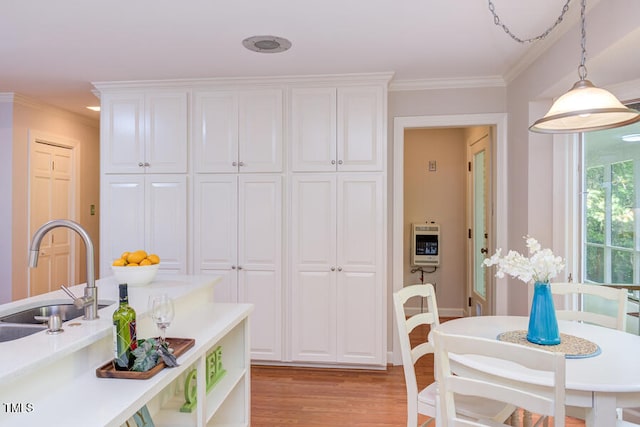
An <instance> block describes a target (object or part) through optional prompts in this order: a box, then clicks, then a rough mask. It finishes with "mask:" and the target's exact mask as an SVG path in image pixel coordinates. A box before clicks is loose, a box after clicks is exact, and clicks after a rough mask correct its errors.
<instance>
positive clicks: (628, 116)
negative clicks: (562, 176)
mask: <svg viewBox="0 0 640 427" xmlns="http://www.w3.org/2000/svg"><path fill="white" fill-rule="evenodd" d="M586 8H587V0H581V1H580V29H581V41H580V47H581V50H582V54H581V57H580V65H579V66H578V75H579V77H580V80H578V82H577V83H576V84H574V85H573V87H572V88H571V90H570V91H569V92H567V93H565V94H564V95H562V96H561V97H560V98H558V99H557V100H556V102H554V103H553V105H552V106H551V109H550V110H549V112H548V113H547V114H546V115H545V116H544V117H543V118H541V119H539V120H537V121H536V122H535V123H534V124H532V125H531V126H530V127H529V130H531V131H533V132H540V133H571V132H588V131H592V130H600V129H610V128H616V127H620V126H626V125H629V124H631V123H635V122H637V121H640V113H639V112H638V111H636V110H632V109H630V108H627V107H625V106H624V105H622V103H621V102H620V101H618V98H616V97H615V96H613V94H611V93H610V92H608V91H606V90H604V89H600V88H597V87H595V86H594V85H593V83H591V82H590V81H589V80H587V67H586V66H585V61H586V58H587V49H586V44H587V42H586V39H587V30H586V26H585V15H586Z"/></svg>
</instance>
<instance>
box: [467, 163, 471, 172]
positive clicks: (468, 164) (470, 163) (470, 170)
mask: <svg viewBox="0 0 640 427" xmlns="http://www.w3.org/2000/svg"><path fill="white" fill-rule="evenodd" d="M468 165H469V172H471V162H469V163H468Z"/></svg>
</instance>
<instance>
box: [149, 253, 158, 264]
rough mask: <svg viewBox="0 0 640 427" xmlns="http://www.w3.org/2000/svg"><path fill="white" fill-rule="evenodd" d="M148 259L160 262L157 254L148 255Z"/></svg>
mask: <svg viewBox="0 0 640 427" xmlns="http://www.w3.org/2000/svg"><path fill="white" fill-rule="evenodd" d="M147 259H148V260H149V261H151V264H160V257H159V256H158V255H156V254H151V255H149V256H147Z"/></svg>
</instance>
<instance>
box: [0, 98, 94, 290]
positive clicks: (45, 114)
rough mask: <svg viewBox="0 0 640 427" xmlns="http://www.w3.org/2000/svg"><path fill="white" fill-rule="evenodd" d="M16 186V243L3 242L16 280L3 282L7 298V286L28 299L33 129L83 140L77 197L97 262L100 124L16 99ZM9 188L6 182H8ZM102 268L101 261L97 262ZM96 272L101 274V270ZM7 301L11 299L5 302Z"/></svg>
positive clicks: (82, 275) (13, 195)
mask: <svg viewBox="0 0 640 427" xmlns="http://www.w3.org/2000/svg"><path fill="white" fill-rule="evenodd" d="M12 125H13V126H12V133H13V135H12V141H13V144H12V151H13V153H12V174H11V176H12V183H11V205H12V208H11V214H12V223H11V224H12V225H11V233H12V235H11V240H10V241H9V240H4V241H2V242H0V245H2V246H3V250H6V245H10V246H11V253H12V258H13V259H12V262H11V266H12V269H11V270H12V278H11V283H0V287H2V295H4V296H6V295H7V294H8V293H7V290H6V287H7V286H10V287H11V294H10V296H11V300H16V299H21V298H25V297H26V296H27V286H26V284H27V280H28V271H29V269H28V264H27V253H28V245H29V241H30V238H31V236H30V233H32V232H33V230H31V231H30V230H29V229H28V227H29V223H28V217H29V212H28V202H29V131H30V130H33V131H37V132H39V133H44V134H49V135H55V136H59V137H62V138H65V139H71V140H75V141H78V142H79V146H80V150H79V152H80V171H79V174H78V179H79V194H78V195H77V199H76V207H77V209H76V212H78V215H79V216H78V218H76V221H78V222H79V223H80V224H81V225H82V226H83V227H84V228H86V229H87V231H88V232H89V234H90V235H91V238H92V240H93V243H94V246H95V248H96V254H95V256H96V261H97V259H98V255H99V254H98V253H97V248H98V247H99V204H98V203H99V200H100V177H99V170H100V166H99V165H100V162H99V153H100V149H99V141H100V132H99V122H98V120H97V119H96V120H95V121H93V120H90V119H87V118H84V117H81V116H78V115H75V114H71V113H68V112H66V111H63V110H59V109H56V108H52V107H49V106H43V105H40V104H37V103H34V102H32V101H30V100H29V99H27V98H24V97H21V96H16V97H15V99H14V103H13V123H12ZM3 185H4V184H3ZM91 204H94V205H96V208H97V212H96V215H94V216H91V215H90V210H89V207H90V205H91ZM76 247H77V248H79V252H80V254H79V256H80V261H79V269H80V277H79V279H78V283H82V282H85V281H86V271H85V258H84V245H83V244H82V242H81V241H79V240H78V243H77V246H76ZM96 266H97V262H96ZM96 273H98V272H97V271H96ZM0 302H6V301H0Z"/></svg>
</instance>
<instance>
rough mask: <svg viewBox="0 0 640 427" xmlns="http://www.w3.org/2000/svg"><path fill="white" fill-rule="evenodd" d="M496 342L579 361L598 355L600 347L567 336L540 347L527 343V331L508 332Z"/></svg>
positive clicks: (562, 335)
mask: <svg viewBox="0 0 640 427" xmlns="http://www.w3.org/2000/svg"><path fill="white" fill-rule="evenodd" d="M498 341H506V342H511V343H514V344H520V345H526V346H528V347H535V348H540V349H542V350H547V351H552V352H560V353H564V354H565V357H566V358H567V359H579V358H583V357H593V356H597V355H598V354H600V347H598V345H597V344H595V343H593V342H591V341H589V340H587V339H584V338H580V337H576V336H573V335H568V334H562V333H561V334H560V344H557V345H540V344H534V343H532V342H529V341H527V331H522V330H518V331H509V332H503V333H501V334H500V335H498Z"/></svg>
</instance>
